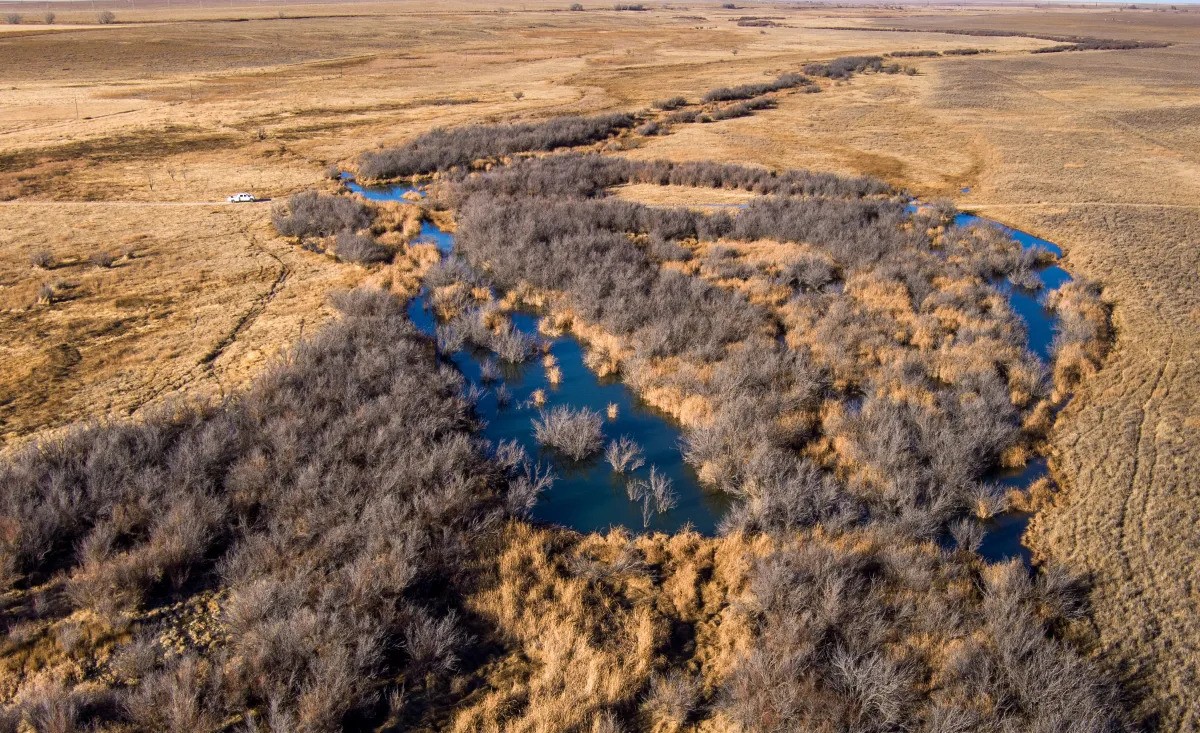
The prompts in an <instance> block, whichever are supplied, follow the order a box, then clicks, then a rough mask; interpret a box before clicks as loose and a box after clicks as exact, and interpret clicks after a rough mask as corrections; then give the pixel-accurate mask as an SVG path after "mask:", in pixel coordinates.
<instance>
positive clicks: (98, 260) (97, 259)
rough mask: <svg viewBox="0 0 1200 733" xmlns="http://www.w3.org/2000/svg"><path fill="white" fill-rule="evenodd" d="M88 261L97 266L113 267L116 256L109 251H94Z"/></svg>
mask: <svg viewBox="0 0 1200 733" xmlns="http://www.w3.org/2000/svg"><path fill="white" fill-rule="evenodd" d="M88 261H89V262H91V263H92V264H93V265H95V266H96V267H105V268H107V267H112V265H113V262H115V261H116V258H115V257H113V256H112V254H110V253H108V252H93V253H92V254H90V255H89V256H88Z"/></svg>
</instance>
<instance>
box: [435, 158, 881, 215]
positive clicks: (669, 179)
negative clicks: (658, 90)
mask: <svg viewBox="0 0 1200 733" xmlns="http://www.w3.org/2000/svg"><path fill="white" fill-rule="evenodd" d="M625 183H652V184H655V185H659V186H691V187H697V188H725V189H738V190H742V191H749V192H751V193H757V194H764V195H779V196H805V197H838V198H862V197H868V196H883V195H886V194H890V193H894V192H893V191H892V189H891V188H890V187H889V186H888V185H887V184H886V183H883V182H882V181H880V180H879V179H877V178H870V177H868V176H837V175H833V174H831V173H818V172H814V171H807V170H785V171H773V170H768V169H766V168H755V167H751V166H745V165H735V164H731V163H712V162H692V163H676V162H673V161H668V160H654V161H633V160H627V159H625V158H610V157H606V156H602V155H585V154H575V153H570V154H564V155H556V156H554V157H553V158H548V159H530V160H519V161H516V162H514V163H513V164H511V165H508V166H505V167H504V169H503V170H498V171H495V172H491V173H474V174H470V175H463V176H459V177H458V178H457V179H456V180H455V186H454V190H453V192H452V195H453V197H452V198H451V200H450V201H449V203H450V204H452V205H457V204H458V203H460V202H461V201H464V200H465V199H466V198H467V197H469V196H471V195H473V194H474V193H487V194H490V195H503V196H508V197H529V196H547V197H549V196H554V197H559V196H570V197H596V196H599V195H601V194H603V193H604V191H605V190H606V189H608V188H611V187H613V186H619V185H621V184H625ZM664 216H691V214H690V213H689V212H685V211H668V212H665V213H664Z"/></svg>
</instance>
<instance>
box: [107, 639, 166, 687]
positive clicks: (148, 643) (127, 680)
mask: <svg viewBox="0 0 1200 733" xmlns="http://www.w3.org/2000/svg"><path fill="white" fill-rule="evenodd" d="M159 654H160V651H159V648H158V643H157V642H156V641H155V640H154V639H152V638H150V637H148V636H139V637H136V638H135V639H133V640H132V641H130V642H128V643H126V644H122V645H121V646H119V647H117V649H116V651H114V652H113V654H112V656H111V657H110V658H109V661H108V668H109V670H111V671H112V673H113V675H115V676H116V678H117V679H118V680H120V681H121V682H123V683H124V684H127V685H135V684H137V683H138V682H139V681H141V680H142V679H145V678H146V677H147V676H148V675H149V674H151V673H152V672H153V671H154V670H155V669H156V668H157V666H158V662H159Z"/></svg>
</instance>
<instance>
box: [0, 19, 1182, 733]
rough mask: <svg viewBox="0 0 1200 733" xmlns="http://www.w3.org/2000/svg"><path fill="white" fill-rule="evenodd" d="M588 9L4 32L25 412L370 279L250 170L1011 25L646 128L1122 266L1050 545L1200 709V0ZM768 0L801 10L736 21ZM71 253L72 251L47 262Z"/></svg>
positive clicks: (164, 370)
mask: <svg viewBox="0 0 1200 733" xmlns="http://www.w3.org/2000/svg"><path fill="white" fill-rule="evenodd" d="M566 5H567V3H561V4H559V3H544V4H538V3H531V4H528V5H527V6H526V8H527V9H525V10H522V11H516V10H515V9H514V10H513V11H511V12H504V11H499V10H498V9H495V8H492V7H491V6H488V7H487V8H486V9H484V8H481V7H479V6H474V5H471V4H468V3H459V4H454V5H441V4H439V5H438V7H437V10H436V11H433V10H431V9H430V8H428V7H427V6H428V4H418V3H415V2H400V3H396V4H389V5H378V4H376V5H370V4H351V3H330V4H323V5H307V6H302V7H299V8H297V7H291V8H278V7H274V6H262V7H257V6H256V7H255V8H253V9H242V8H215V7H211V6H210V7H204V8H199V7H195V6H186V5H185V6H183V7H179V6H178V5H176V6H175V7H174V8H172V9H169V10H168V9H165V8H161V7H156V8H150V9H144V10H139V11H125V10H121V9H117V11H116V12H117V13H118V16H119V17H118V19H119V20H120V21H122V22H121V23H119V24H117V25H112V26H104V27H92V26H85V25H78V26H73V25H66V24H67V23H73V22H74V23H91V22H93V21H94V16H93V14H92V13H90V12H85V11H83V10H79V9H67V10H63V11H62V12H61V13H59V16H60V20H59V23H58V24H56V25H55V26H53V27H50V28H42V27H37V26H33V25H29V26H22V27H19V30H18V31H13V32H9V31H10V30H11V29H5V30H6V33H5V35H4V36H3V38H0V61H2V62H3V65H4V68H5V69H6V72H5V80H4V81H5V83H4V86H3V88H0V199H4V202H3V203H0V263H2V264H3V268H2V271H3V273H4V274H3V276H2V278H3V283H2V284H3V289H2V290H0V333H2V334H3V338H2V339H0V343H2V344H3V346H2V347H0V373H2V374H3V375H4V376H3V378H0V434H3V435H4V437H5V439H6V441H10V442H14V441H19V440H22V439H24V438H26V437H27V436H29V435H32V434H35V433H37V432H38V431H41V430H45V429H48V428H55V427H58V426H61V425H64V424H66V423H69V422H71V421H74V420H78V419H81V418H92V417H103V416H111V415H124V414H129V413H132V412H136V410H138V409H139V408H143V407H145V406H147V405H151V404H155V403H157V402H159V401H161V400H163V399H169V398H174V397H179V396H184V395H193V394H212V393H219V392H221V391H222V390H231V389H235V388H237V387H239V386H241V385H244V384H245V383H246V382H247V381H248V380H249V379H250V378H251V377H252V376H253V375H254V374H256V373H257V372H258V371H259V370H260V369H261V366H262V365H264V364H265V363H267V361H268V357H269V356H270V355H271V354H274V353H276V352H278V351H279V350H280V349H282V348H283V347H285V346H287V345H288V344H291V343H293V342H295V341H296V340H297V339H298V338H299V337H300V336H301V335H302V334H303V333H307V332H309V330H310V329H314V328H316V327H317V326H318V325H319V324H320V323H321V322H322V321H323V320H324V319H325V318H327V317H328V311H327V309H326V306H325V305H324V303H325V296H326V294H327V293H328V291H329V290H331V289H333V288H337V287H342V286H347V285H351V284H354V283H356V282H359V281H361V280H362V279H363V278H364V277H366V276H367V272H366V271H365V270H363V269H362V268H359V267H357V266H354V265H347V264H340V263H337V262H334V261H333V260H332V259H330V258H328V257H324V256H321V255H317V254H313V253H308V252H304V251H302V250H299V249H297V248H295V247H294V245H291V244H289V243H287V242H285V241H284V240H283V239H282V238H279V237H277V236H275V235H274V233H273V232H272V230H271V229H270V227H269V221H268V219H269V216H268V212H269V206H268V205H257V204H256V205H242V206H231V205H226V204H224V203H221V202H222V201H223V198H224V196H225V195H227V194H229V193H232V192H235V191H240V190H250V191H253V192H254V193H255V194H257V195H260V196H264V197H282V196H284V195H286V194H288V193H290V192H293V191H295V190H299V189H302V188H308V187H312V186H314V185H318V184H319V182H320V181H321V179H322V177H323V175H324V170H325V168H326V166H328V165H330V164H334V165H344V164H348V163H350V162H351V161H352V160H353V158H354V156H355V155H356V154H357V153H358V152H360V151H361V150H364V149H369V148H371V147H374V146H375V145H380V144H391V143H397V142H400V141H402V140H404V139H406V138H408V137H410V136H411V135H413V134H414V133H417V132H420V131H424V130H427V129H429V128H431V127H433V126H438V125H454V124H463V123H468V122H477V121H485V120H501V119H510V118H539V117H545V116H550V115H557V114H569V113H578V112H592V111H600V110H608V109H636V108H641V107H644V106H646V105H647V104H648V103H649V102H650V101H651V100H653V99H656V98H661V97H667V96H672V95H675V94H683V95H686V96H689V97H691V98H694V97H696V96H698V95H699V94H700V93H701V92H702V91H704V90H705V89H708V88H711V87H715V86H720V85H723V84H731V83H743V82H745V81H748V80H756V79H759V78H765V77H766V76H767V75H774V74H777V73H779V72H781V71H787V70H792V69H795V68H796V67H798V66H799V65H801V64H802V63H803V62H805V61H808V60H815V59H820V58H827V57H832V56H837V55H844V54H851V53H880V52H888V51H896V50H917V49H930V50H938V49H941V50H945V49H949V48H962V47H974V48H981V49H989V50H992V51H994V53H988V54H981V55H978V56H972V57H946V58H933V59H928V58H912V59H905V60H904V62H905V63H906V64H908V65H912V66H915V67H916V68H917V70H918V73H917V74H916V75H913V76H906V75H888V76H884V75H871V76H860V77H857V78H855V79H854V80H853V81H851V82H848V83H837V84H830V85H827V87H828V88H827V89H826V90H825V92H823V93H821V94H811V95H783V96H782V97H781V100H780V105H779V108H778V109H776V110H769V111H761V112H758V113H756V114H755V115H754V116H753V117H748V118H742V119H736V120H728V121H723V122H719V123H714V124H707V125H687V126H681V129H679V130H677V131H676V132H675V133H674V134H672V135H670V136H666V137H662V138H657V139H654V140H653V141H651V142H649V143H647V144H645V145H644V146H642V147H641V148H639V149H636V150H633V151H629V152H627V153H626V154H628V155H632V156H635V157H639V158H658V157H667V158H672V159H677V160H703V159H713V160H727V161H732V162H740V163H756V164H761V165H766V166H772V167H812V168H815V169H821V170H831V171H836V172H847V173H869V174H873V175H878V176H881V177H883V178H884V179H886V180H888V181H889V182H891V183H893V184H896V185H900V186H905V187H908V188H910V189H911V190H912V191H913V192H914V193H916V194H918V195H920V196H923V197H927V198H932V197H938V196H949V197H953V198H954V199H955V200H956V201H957V202H958V203H959V205H960V206H963V207H966V208H973V209H976V210H979V211H980V212H981V213H984V214H986V215H988V216H991V217H993V218H996V219H999V220H1002V221H1004V222H1006V223H1009V224H1012V225H1014V226H1018V227H1020V228H1023V229H1026V230H1028V231H1031V232H1034V233H1037V234H1039V235H1041V236H1044V237H1046V238H1047V239H1050V240H1051V241H1054V242H1056V243H1059V244H1060V245H1062V246H1063V248H1064V250H1065V252H1066V261H1067V264H1068V266H1069V267H1070V268H1071V269H1072V270H1073V271H1074V272H1076V273H1078V274H1081V275H1086V276H1089V277H1092V278H1094V279H1097V280H1100V281H1101V282H1103V283H1104V284H1105V286H1106V294H1107V296H1108V297H1109V298H1110V299H1111V300H1112V301H1113V302H1114V303H1115V312H1114V316H1115V325H1116V328H1117V334H1118V336H1117V341H1116V344H1115V347H1114V348H1113V350H1112V352H1111V354H1110V355H1109V357H1108V360H1107V362H1106V364H1105V366H1104V368H1103V369H1101V370H1100V372H1099V374H1098V375H1096V376H1095V377H1093V378H1091V379H1090V380H1088V381H1087V382H1085V385H1084V387H1083V390H1082V392H1081V393H1079V394H1077V395H1076V397H1075V399H1074V400H1073V401H1072V402H1071V404H1070V405H1069V406H1068V408H1067V410H1066V411H1065V412H1064V413H1063V415H1062V416H1061V417H1060V419H1059V421H1058V424H1057V427H1056V430H1055V432H1054V434H1053V446H1054V455H1053V465H1054V468H1055V475H1056V478H1057V479H1058V482H1059V483H1060V485H1062V486H1063V490H1062V491H1061V492H1060V493H1059V494H1058V495H1057V497H1056V498H1055V499H1054V501H1053V502H1052V505H1051V506H1050V507H1048V508H1047V509H1046V510H1045V511H1043V512H1042V513H1040V514H1039V515H1038V516H1037V517H1036V518H1035V520H1034V522H1033V525H1032V527H1033V531H1032V532H1031V535H1030V537H1029V540H1028V541H1030V542H1031V543H1032V544H1033V546H1034V547H1035V548H1036V550H1037V552H1038V553H1039V554H1041V555H1043V556H1046V557H1053V558H1056V559H1059V560H1062V561H1065V562H1067V563H1068V564H1069V565H1070V566H1072V567H1073V568H1074V569H1076V570H1078V571H1082V572H1086V573H1089V574H1090V575H1091V576H1092V578H1093V580H1094V583H1095V588H1094V591H1093V604H1094V612H1093V617H1092V623H1094V625H1095V629H1096V633H1097V635H1098V638H1099V641H1100V643H1101V646H1102V648H1103V650H1104V651H1105V652H1107V653H1108V655H1109V658H1111V659H1115V660H1117V661H1118V663H1120V664H1123V665H1128V669H1127V670H1125V671H1127V672H1129V674H1130V676H1131V678H1132V677H1135V676H1136V677H1137V679H1138V680H1140V683H1139V684H1144V685H1145V686H1146V690H1145V693H1146V703H1145V711H1146V712H1154V711H1157V712H1158V713H1159V714H1161V716H1162V719H1161V722H1162V725H1163V727H1165V728H1168V729H1174V728H1187V727H1194V726H1196V725H1200V710H1198V709H1197V707H1196V702H1195V700H1194V695H1192V694H1191V691H1192V690H1194V689H1195V688H1196V686H1197V684H1198V683H1200V649H1197V644H1198V643H1200V642H1198V641H1197V640H1198V639H1200V625H1198V623H1197V621H1196V618H1197V611H1200V602H1198V600H1200V599H1198V595H1197V592H1196V590H1195V589H1194V588H1193V587H1192V584H1191V581H1190V577H1189V575H1190V573H1188V572H1186V571H1185V570H1181V569H1188V568H1192V567H1195V565H1196V563H1197V561H1198V560H1200V557H1198V551H1197V549H1196V548H1197V547H1198V546H1200V543H1197V541H1196V539H1197V538H1196V530H1195V527H1196V526H1197V522H1196V521H1195V520H1196V511H1197V510H1196V508H1195V507H1196V506H1197V505H1198V504H1197V502H1198V500H1200V485H1198V484H1197V479H1196V477H1195V470H1194V469H1195V467H1196V466H1197V465H1198V461H1197V458H1198V456H1197V453H1198V452H1200V418H1198V417H1197V415H1196V408H1195V405H1196V404H1197V400H1198V398H1200V394H1198V393H1200V382H1198V381H1197V378H1196V376H1195V375H1196V374H1197V369H1196V354H1197V353H1200V335H1198V334H1200V293H1198V292H1197V286H1196V275H1197V274H1200V248H1198V247H1197V246H1196V245H1197V244H1198V243H1197V239H1198V238H1200V225H1198V224H1197V222H1198V221H1200V216H1198V215H1200V204H1198V203H1197V202H1198V201H1200V195H1198V194H1200V157H1198V155H1197V152H1196V151H1197V150H1200V107H1197V105H1196V104H1195V100H1194V90H1195V88H1196V86H1197V84H1200V13H1196V12H1153V11H1117V10H1103V11H1102V10H1057V11H1045V10H1038V11H1035V10H1031V9H1013V8H1004V9H999V10H993V9H967V10H953V11H952V10H941V9H932V10H929V9H921V10H915V9H913V10H886V11H884V10H875V9H861V10H856V9H845V8H837V9H835V8H789V7H786V6H775V5H772V6H763V7H761V8H740V9H738V10H724V9H720V8H719V7H718V4H717V3H712V4H704V5H695V6H692V7H690V8H689V9H687V10H676V9H672V10H668V9H662V8H658V7H655V9H654V10H652V11H651V12H646V13H619V12H613V11H608V10H597V9H591V10H588V11H587V12H583V13H570V12H565V11H564V10H565V6H566ZM585 5H587V3H585ZM560 6H561V7H560ZM5 9H6V10H7V6H6V8H5ZM19 10H24V8H19ZM27 12H31V11H27ZM759 12H761V14H764V15H768V14H769V15H771V16H781V17H783V18H784V20H782V21H780V27H775V28H744V27H738V26H737V25H736V24H735V23H734V22H733V21H734V19H735V18H736V17H738V16H740V15H745V14H755V13H759ZM281 13H282V15H283V16H284V17H281ZM300 16H303V17H300ZM33 19H34V17H33V14H32V13H31V17H30V20H31V21H32V20H33ZM243 19H245V20H243ZM235 20H236V21H239V22H234V21H235ZM833 26H838V27H847V26H862V27H863V28H864V30H862V31H853V30H822V28H824V27H833ZM867 28H877V29H878V28H910V29H923V30H924V31H927V32H914V33H897V32H879V31H869V30H866V29H867ZM954 28H960V29H967V30H971V29H1004V30H1013V31H1021V32H1030V31H1035V32H1045V33H1063V34H1067V33H1070V34H1079V35H1094V36H1100V37H1106V38H1121V39H1133V40H1161V41H1170V42H1172V43H1174V44H1175V45H1172V46H1171V47H1169V48H1164V49H1142V50H1136V51H1109V52H1080V53H1061V54H1048V55H1030V54H1028V53H1027V52H1028V51H1029V50H1031V49H1034V48H1037V47H1040V46H1044V45H1048V42H1045V41H1039V40H1036V39H1030V38H1020V37H984V36H967V35H952V34H945V33H939V32H932V31H940V30H947V29H954ZM325 185H328V184H325ZM636 188H637V187H630V189H636ZM964 189H969V190H967V191H964ZM651 193H652V194H653V195H655V196H661V197H667V198H662V199H661V200H657V201H656V200H652V199H647V198H645V197H646V196H647V195H649V194H651ZM624 195H628V196H630V197H631V198H636V199H639V200H647V201H649V202H650V203H670V204H676V203H694V204H696V205H703V204H713V203H738V201H737V200H735V199H736V197H718V196H714V197H712V198H708V199H707V200H695V201H687V200H686V199H681V198H679V197H680V196H687V195H689V194H687V193H680V192H674V193H672V192H669V191H655V192H650V191H645V190H628V191H625V192H624ZM727 199H728V200H727ZM41 251H48V252H49V253H50V254H51V256H52V262H51V266H50V267H36V266H34V265H33V264H32V260H31V258H32V257H33V256H34V255H35V254H37V253H39V252H41ZM98 252H105V253H108V254H111V255H113V256H114V257H116V259H115V261H114V263H113V266H112V267H102V266H98V265H94V264H92V263H91V262H90V261H89V258H90V257H92V255H94V254H96V253H98ZM44 285H48V286H50V289H51V290H52V291H53V295H52V296H51V297H50V302H45V300H46V299H45V298H43V297H41V295H42V293H43V286H44ZM39 300H41V301H42V302H39ZM589 541H597V542H598V541H600V540H589ZM480 603H482V604H485V606H483V607H481V610H480V612H481V613H492V614H493V615H495V614H499V613H500V612H499V611H495V610H492V611H489V610H488V608H492V607H491V606H487V605H486V604H487V601H486V599H484V600H481V601H480ZM502 620H504V622H505V623H509V622H510V621H511V622H512V623H513V624H517V625H519V626H521V628H526V627H525V626H522V625H521V624H524V622H520V624H518V621H520V620H519V619H502ZM529 628H532V627H529ZM522 633H528V634H529V635H528V636H526V637H519V638H518V641H519V642H520V644H522V645H524V644H534V643H535V642H536V636H537V633H538V632H537V631H533V632H524V631H523V632H522ZM548 684H549V683H548ZM547 689H549V688H547ZM538 694H547V693H545V692H544V691H543V692H541V693H538ZM488 704H492V703H489V702H488V701H487V700H486V699H485V700H481V701H480V705H481V706H486V705H488ZM496 704H499V703H496Z"/></svg>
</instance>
